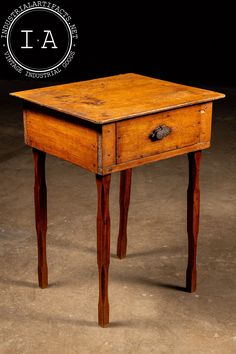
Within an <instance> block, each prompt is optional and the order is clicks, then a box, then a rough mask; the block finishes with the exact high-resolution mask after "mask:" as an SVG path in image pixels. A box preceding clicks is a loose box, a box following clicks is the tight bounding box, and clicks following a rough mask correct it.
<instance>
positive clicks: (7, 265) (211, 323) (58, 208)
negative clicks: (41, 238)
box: [0, 81, 236, 354]
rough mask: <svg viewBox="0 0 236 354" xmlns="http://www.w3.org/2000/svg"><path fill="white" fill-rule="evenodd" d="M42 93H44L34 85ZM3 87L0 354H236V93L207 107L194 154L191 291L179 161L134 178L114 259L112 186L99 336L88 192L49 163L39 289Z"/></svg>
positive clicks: (27, 176)
mask: <svg viewBox="0 0 236 354" xmlns="http://www.w3.org/2000/svg"><path fill="white" fill-rule="evenodd" d="M41 85H45V83H41ZM30 86H32V84H30V83H20V82H13V81H12V82H10V83H9V82H3V83H2V88H1V102H0V103H1V114H0V121H1V128H0V148H1V150H0V186H1V188H0V299H1V300H0V353H1V354H18V353H19V354H23V353H25V354H34V353H35V354H41V353H57V354H75V353H82V354H86V353H96V354H98V353H115V354H117V353H145V354H151V353H180V354H184V353H186V354H190V353H196V354H199V353H201V354H202V353H206V354H208V353H214V354H217V353H219V354H222V353H236V291H235V285H236V279H235V270H236V269H235V268H236V267H235V265H236V261H235V253H236V252H235V248H236V247H235V246H236V241H235V240H236V238H235V236H236V232H235V225H236V218H235V215H236V213H235V211H236V203H235V201H236V200H235V199H236V179H235V173H236V136H235V132H236V90H233V89H230V88H228V89H221V90H222V91H223V92H225V93H226V94H227V95H228V98H227V99H225V100H224V101H223V100H222V101H221V102H218V103H216V104H215V107H216V108H215V111H214V124H213V141H212V148H211V149H209V150H206V151H205V152H204V153H203V158H202V169H201V225H200V234H199V248H198V289H197V292H196V293H195V294H188V293H186V292H184V291H182V290H183V289H182V288H183V287H184V285H185V269H186V262H187V236H186V188H187V171H188V166H187V158H186V157H185V156H181V157H176V158H173V159H169V160H166V161H161V162H158V163H154V164H150V165H146V166H143V167H140V168H137V169H134V175H133V185H132V198H131V206H130V214H129V227H128V256H127V258H126V259H125V260H123V261H120V260H118V259H117V258H116V255H115V252H116V240H117V232H118V211H119V209H118V191H119V190H118V186H119V175H118V174H114V175H113V176H112V185H111V198H110V204H111V221H112V226H111V264H110V280H109V297H110V321H111V324H110V327H109V328H106V329H102V328H100V327H98V326H97V302H98V284H97V265H96V186H95V179H94V176H93V175H92V174H89V173H87V172H86V171H84V170H82V169H80V168H78V167H76V166H74V165H71V164H69V163H66V162H64V161H61V160H59V159H57V158H54V157H50V156H49V157H48V159H47V184H48V265H49V281H50V286H49V288H48V289H45V290H41V289H39V288H38V286H37V249H36V235H35V228H34V209H33V163H32V156H31V149H30V148H28V147H26V146H24V143H23V130H22V122H21V113H20V111H19V109H18V108H19V106H18V104H17V103H16V101H15V100H14V99H8V98H7V92H8V91H14V90H17V89H24V88H27V87H30ZM218 90H220V88H218Z"/></svg>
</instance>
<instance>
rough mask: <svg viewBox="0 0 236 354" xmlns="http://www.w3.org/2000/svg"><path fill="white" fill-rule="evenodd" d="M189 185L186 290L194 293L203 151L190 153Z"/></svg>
mask: <svg viewBox="0 0 236 354" xmlns="http://www.w3.org/2000/svg"><path fill="white" fill-rule="evenodd" d="M188 159H189V185H188V192H187V231H188V267H187V272H186V290H187V291H188V292H194V291H195V290H196V282H197V267H196V257H197V239H198V229H199V213H200V189H199V174H200V160H201V151H196V152H190V153H189V154H188Z"/></svg>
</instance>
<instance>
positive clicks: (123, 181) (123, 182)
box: [117, 168, 132, 259]
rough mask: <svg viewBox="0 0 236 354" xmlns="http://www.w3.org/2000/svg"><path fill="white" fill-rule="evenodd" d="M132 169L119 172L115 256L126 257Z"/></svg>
mask: <svg viewBox="0 0 236 354" xmlns="http://www.w3.org/2000/svg"><path fill="white" fill-rule="evenodd" d="M131 179H132V169H131V168H129V169H127V170H125V171H121V173H120V226H119V236H118V242H117V257H119V258H120V259H122V258H125V257H126V251H127V221H128V211H129V202H130V192H131Z"/></svg>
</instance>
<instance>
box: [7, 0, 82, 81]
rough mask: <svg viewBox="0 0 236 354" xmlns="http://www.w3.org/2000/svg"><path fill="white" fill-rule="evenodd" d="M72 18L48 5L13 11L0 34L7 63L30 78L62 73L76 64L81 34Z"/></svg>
mask: <svg viewBox="0 0 236 354" xmlns="http://www.w3.org/2000/svg"><path fill="white" fill-rule="evenodd" d="M71 21H72V19H71V16H70V15H69V14H68V12H66V11H65V10H64V9H62V8H61V7H59V6H57V5H55V4H52V3H50V2H47V1H33V2H32V3H30V2H28V3H27V4H23V5H21V6H19V7H18V8H17V9H15V10H14V11H12V13H11V14H10V15H9V16H8V18H7V20H6V21H5V23H4V26H3V28H2V32H1V40H2V47H3V48H4V55H5V58H6V60H7V61H8V63H9V64H10V65H11V66H12V68H13V69H15V70H16V71H18V72H19V73H23V74H24V75H25V76H26V77H31V78H48V77H51V76H54V75H56V74H58V73H60V72H61V71H62V70H63V69H65V68H66V67H67V66H68V65H69V64H70V62H71V61H72V60H73V58H74V55H75V53H76V49H77V39H78V32H77V28H76V26H75V25H74V24H72V22H71Z"/></svg>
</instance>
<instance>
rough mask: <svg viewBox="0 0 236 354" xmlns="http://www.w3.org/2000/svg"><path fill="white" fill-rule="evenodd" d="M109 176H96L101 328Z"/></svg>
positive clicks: (105, 311)
mask: <svg viewBox="0 0 236 354" xmlns="http://www.w3.org/2000/svg"><path fill="white" fill-rule="evenodd" d="M110 181H111V175H107V176H100V175H96V183H97V193H98V209H97V263H98V273H99V302H98V323H99V325H100V326H101V327H107V326H108V324H109V301H108V270H109V264H110V213H109V190H110Z"/></svg>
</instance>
